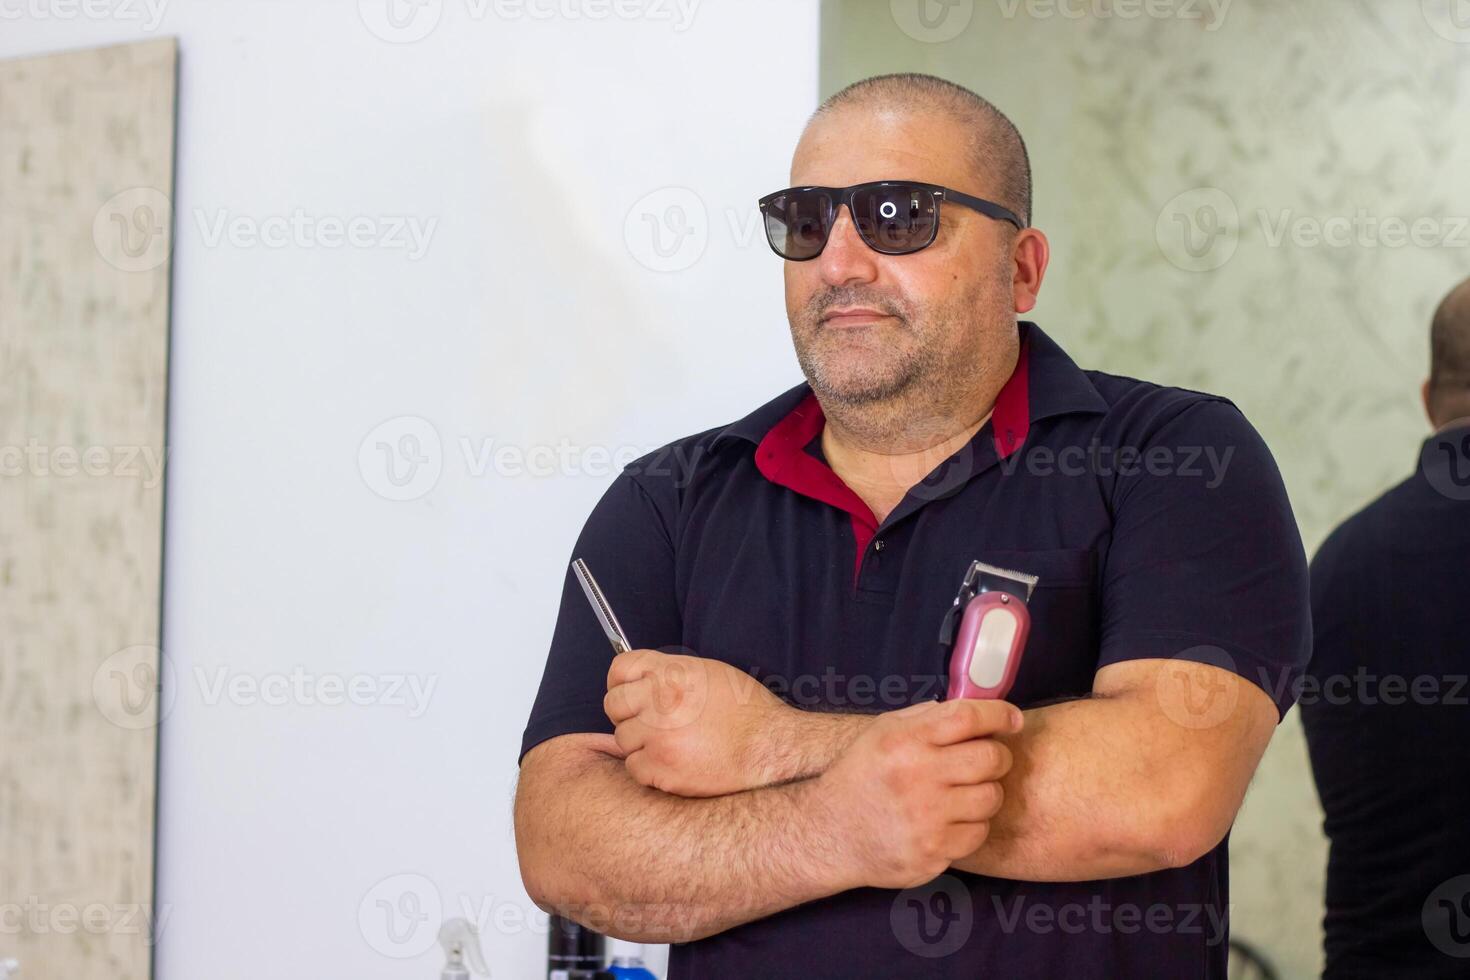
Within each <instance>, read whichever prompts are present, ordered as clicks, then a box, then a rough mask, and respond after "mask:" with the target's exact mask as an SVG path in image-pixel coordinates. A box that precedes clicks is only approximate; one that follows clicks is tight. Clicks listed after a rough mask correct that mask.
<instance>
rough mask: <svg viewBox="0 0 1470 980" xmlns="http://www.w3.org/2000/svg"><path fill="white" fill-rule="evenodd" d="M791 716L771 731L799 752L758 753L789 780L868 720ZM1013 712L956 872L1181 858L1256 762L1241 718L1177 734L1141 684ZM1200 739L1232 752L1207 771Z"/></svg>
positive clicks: (1034, 874)
mask: <svg viewBox="0 0 1470 980" xmlns="http://www.w3.org/2000/svg"><path fill="white" fill-rule="evenodd" d="M792 714H793V715H795V716H799V717H793V718H789V719H786V720H785V721H784V722H783V729H782V734H783V735H784V736H786V737H787V740H788V741H789V740H791V739H793V738H794V739H795V741H796V742H798V743H799V744H800V745H802V746H803V748H801V749H799V750H798V749H796V748H791V749H789V750H787V755H784V756H783V755H781V754H780V752H779V751H778V750H776V749H771V750H770V751H772V753H773V755H772V758H773V759H775V760H777V762H778V763H779V765H781V766H783V767H784V769H785V771H787V772H789V773H790V774H792V776H793V777H794V778H800V777H802V776H810V775H814V774H816V773H820V772H822V771H824V770H825V769H826V768H827V767H828V766H830V765H831V764H832V761H833V760H834V759H835V758H836V757H837V755H838V754H840V753H841V751H842V750H843V748H845V747H846V745H847V744H849V743H850V742H851V740H852V739H853V738H854V737H856V733H857V732H860V731H861V730H862V728H863V727H864V726H865V725H867V724H870V723H871V721H872V717H873V716H865V715H835V714H824V713H820V712H814V711H806V712H799V711H795V710H793V712H792ZM1025 717H1026V725H1025V728H1024V730H1023V731H1022V732H1021V733H1020V734H1017V735H1009V736H997V738H998V740H1000V741H1003V742H1004V743H1005V744H1006V746H1007V747H1008V748H1009V749H1010V750H1011V753H1012V756H1013V759H1014V764H1013V766H1012V768H1011V770H1010V772H1009V773H1008V774H1007V775H1006V777H1005V778H1004V779H1003V780H1002V786H1003V788H1004V790H1005V803H1004V805H1003V806H1002V807H1001V809H1000V812H999V813H998V814H996V816H995V818H994V819H993V820H991V823H990V836H989V838H988V839H987V840H986V843H985V845H984V847H982V848H980V849H979V850H978V851H977V852H976V853H974V854H972V855H970V856H969V857H967V858H964V859H962V860H960V861H957V862H955V865H954V866H955V867H957V868H959V869H961V870H964V871H971V872H974V873H977V874H985V875H990V876H993V877H999V878H1011V879H1016V880H1022V881H1086V880H1092V879H1098V878H1116V877H1124V876H1127V875H1135V874H1145V873H1148V872H1151V871H1158V870H1161V869H1163V868H1167V867H1175V866H1178V865H1180V864H1186V863H1189V862H1190V861H1193V860H1195V859H1196V858H1197V857H1198V856H1199V855H1200V854H1201V853H1203V851H1204V850H1207V849H1208V848H1210V847H1213V846H1214V844H1215V843H1217V842H1218V841H1219V840H1220V839H1221V838H1222V837H1223V836H1224V834H1225V832H1226V831H1227V830H1228V829H1229V827H1230V822H1231V820H1232V819H1233V816H1234V814H1235V811H1236V810H1237V809H1238V808H1239V806H1240V802H1241V797H1242V795H1243V792H1244V785H1245V783H1246V782H1247V781H1248V780H1249V776H1250V772H1251V771H1252V770H1253V769H1254V766H1255V762H1256V760H1257V759H1258V758H1259V752H1258V751H1254V752H1253V751H1252V747H1251V745H1250V744H1249V743H1251V742H1252V741H1253V740H1255V739H1256V738H1257V737H1258V734H1259V733H1256V734H1252V733H1251V732H1250V731H1249V728H1250V727H1251V723H1250V719H1249V717H1248V716H1240V717H1237V718H1231V719H1226V720H1225V721H1223V722H1222V723H1221V724H1220V725H1219V726H1217V728H1216V729H1215V730H1213V731H1210V732H1204V733H1201V732H1195V731H1189V730H1187V729H1184V728H1181V727H1180V726H1178V725H1176V724H1174V723H1173V722H1171V721H1169V720H1168V719H1167V718H1161V716H1160V714H1159V711H1158V705H1157V701H1156V699H1155V698H1154V695H1153V692H1152V690H1147V689H1146V690H1141V691H1134V692H1128V693H1116V694H1112V695H1106V696H1105V695H1097V696H1092V697H1088V698H1084V699H1080V700H1075V701H1067V702H1063V703H1059V704H1052V705H1048V706H1046V707H1042V708H1033V709H1031V710H1029V711H1026V712H1025ZM1206 739H1209V740H1216V741H1223V742H1226V743H1233V744H1234V745H1236V746H1238V747H1239V751H1238V752H1235V753H1233V755H1232V758H1231V762H1230V763H1229V765H1227V766H1225V767H1222V768H1221V769H1218V770H1216V769H1211V768H1209V767H1206V766H1204V765H1203V764H1202V763H1201V762H1200V761H1199V760H1200V759H1201V758H1202V756H1201V744H1202V741H1204V740H1206ZM772 744H773V745H774V744H775V740H774V739H773V740H772ZM783 744H784V743H783ZM1260 744H1261V746H1262V747H1264V741H1262V742H1261V743H1260ZM1231 766H1233V767H1235V768H1236V769H1237V770H1238V771H1237V772H1231V771H1227V770H1228V769H1229V768H1230V767H1231Z"/></svg>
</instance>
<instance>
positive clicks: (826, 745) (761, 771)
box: [751, 707, 877, 786]
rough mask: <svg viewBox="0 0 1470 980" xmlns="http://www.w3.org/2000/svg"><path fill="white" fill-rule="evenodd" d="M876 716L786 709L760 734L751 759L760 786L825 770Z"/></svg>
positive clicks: (812, 774)
mask: <svg viewBox="0 0 1470 980" xmlns="http://www.w3.org/2000/svg"><path fill="white" fill-rule="evenodd" d="M876 717H877V715H871V714H843V713H836V712H825V711H813V710H803V709H801V708H790V707H788V708H786V709H784V710H783V711H782V712H781V714H780V715H779V716H778V717H777V718H776V720H775V721H774V723H773V724H771V725H770V726H769V727H768V728H766V729H765V730H764V731H762V733H761V737H760V739H759V741H758V748H757V749H756V751H755V753H754V754H755V756H756V757H755V758H754V759H753V760H751V766H752V769H753V770H754V772H755V774H756V775H755V781H756V782H757V784H758V785H761V786H771V785H777V784H780V783H788V782H792V781H795V780H799V779H809V778H810V777H812V776H817V775H820V774H822V773H824V772H826V771H827V769H828V768H829V767H830V766H831V765H832V763H833V762H835V761H837V757H838V756H839V755H841V754H842V753H843V751H844V750H846V748H847V747H848V746H849V745H851V744H852V741H853V739H855V738H857V737H858V735H860V734H861V733H862V732H863V730H864V729H866V728H867V727H868V726H869V725H871V724H872V723H873V719H874V718H876Z"/></svg>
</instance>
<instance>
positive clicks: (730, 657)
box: [521, 323, 1310, 978]
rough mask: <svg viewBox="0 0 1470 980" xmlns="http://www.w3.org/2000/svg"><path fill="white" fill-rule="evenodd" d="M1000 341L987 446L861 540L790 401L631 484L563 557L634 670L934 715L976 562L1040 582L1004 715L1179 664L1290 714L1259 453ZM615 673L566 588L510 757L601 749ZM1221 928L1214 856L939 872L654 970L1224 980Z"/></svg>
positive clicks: (1236, 424)
mask: <svg viewBox="0 0 1470 980" xmlns="http://www.w3.org/2000/svg"><path fill="white" fill-rule="evenodd" d="M1020 329H1021V337H1022V346H1021V356H1020V359H1019V361H1018V364H1017V367H1016V370H1015V371H1014V373H1013V375H1012V377H1011V378H1010V380H1009V381H1008V382H1007V384H1006V385H1005V387H1004V389H1003V390H1002V391H1001V392H1000V394H999V396H998V398H997V401H996V404H995V408H994V411H993V412H992V415H991V418H990V421H988V422H987V423H986V424H985V425H984V426H983V427H982V428H981V429H980V430H979V431H978V432H977V433H976V435H975V436H974V438H973V439H972V440H971V441H970V442H969V443H967V444H966V445H965V446H964V447H962V448H961V449H960V450H958V451H957V452H956V453H955V454H954V455H953V456H951V457H950V458H949V459H947V460H946V461H944V462H943V463H941V464H940V465H939V466H937V467H936V468H935V469H934V470H933V471H932V472H931V473H930V474H929V475H928V476H927V477H925V478H924V479H923V480H922V481H920V482H919V483H918V484H917V485H916V486H914V487H913V488H912V489H911V490H910V491H909V493H908V494H907V495H906V496H905V497H904V499H903V500H902V501H901V502H900V503H899V504H898V506H897V507H895V508H894V509H893V511H892V512H891V513H890V514H888V516H887V517H886V518H884V519H883V520H882V521H881V522H880V521H877V520H875V519H874V516H873V514H872V513H871V511H870V510H869V509H868V507H867V506H866V505H865V504H864V503H863V501H862V500H861V499H860V498H859V497H858V496H857V495H856V494H855V493H854V492H853V491H852V490H850V489H849V488H848V487H847V486H846V485H844V484H843V483H842V481H841V480H840V479H839V478H838V477H837V476H836V474H835V473H834V472H833V471H832V470H831V469H830V468H829V467H828V466H827V465H826V464H825V462H823V459H822V455H821V440H820V435H821V431H822V427H823V415H822V410H821V406H820V404H819V403H818V402H817V400H816V398H815V396H814V395H813V394H812V391H811V389H810V388H809V387H808V386H807V385H806V384H801V385H798V386H796V387H795V388H792V389H790V390H789V391H786V392H784V393H783V394H781V395H779V396H778V397H776V398H775V399H773V400H772V401H770V402H769V403H767V404H766V405H763V406H761V407H760V408H758V409H757V410H756V411H754V412H752V413H751V414H750V415H748V416H746V417H745V418H743V419H741V420H739V421H737V422H735V423H733V424H731V425H727V426H722V427H720V428H716V429H711V430H709V431H706V432H701V433H698V434H696V435H692V436H688V437H686V438H683V439H679V440H677V441H675V442H673V443H671V444H669V445H668V446H665V447H663V448H661V449H659V450H657V451H655V452H653V453H650V454H648V455H646V456H644V457H642V458H641V459H639V460H636V461H635V462H634V463H632V464H630V465H629V466H628V467H627V468H626V469H625V470H624V472H623V473H621V474H620V475H619V476H618V477H617V479H616V480H614V482H613V484H612V485H611V486H610V487H609V488H608V490H607V492H606V494H605V495H604V496H603V497H602V499H601V500H600V501H599V503H598V504H597V506H596V507H595V509H594V510H593V513H592V515H591V517H590V518H589V519H588V521H587V524H586V526H585V527H584V529H583V531H582V533H581V536H580V537H579V538H578V540H577V544H576V547H575V549H574V555H575V556H576V557H581V558H584V559H586V560H587V562H588V564H589V566H590V567H591V569H592V572H593V574H594V575H596V576H597V578H598V581H599V582H600V583H601V584H602V585H603V587H604V589H605V591H606V592H607V594H608V598H609V601H610V602H611V603H612V604H613V607H614V609H615V610H616V612H617V614H618V616H619V618H620V619H621V621H622V624H623V626H624V628H625V629H626V630H627V632H628V635H629V637H630V639H631V640H632V642H633V643H634V645H635V646H644V647H660V646H669V645H677V646H683V647H686V648H688V649H690V650H692V651H694V652H696V653H698V654H699V655H701V656H705V657H713V658H718V659H720V660H724V661H726V662H728V663H731V664H734V665H735V666H737V667H739V668H741V669H742V670H746V671H749V672H750V673H751V674H753V675H755V676H757V677H759V678H761V679H762V680H763V681H764V682H765V683H767V685H768V686H770V688H771V689H772V690H774V691H776V692H777V693H778V694H781V695H782V696H784V697H786V698H787V700H789V701H790V702H792V703H794V704H797V705H800V706H802V707H808V708H822V709H828V710H860V711H874V710H889V709H895V708H900V707H903V706H904V705H907V704H911V703H915V702H918V701H921V700H924V699H928V698H934V697H937V696H942V694H943V691H944V678H945V672H946V664H945V661H944V656H943V651H942V650H941V649H940V647H939V645H938V635H939V629H940V624H941V620H942V618H943V616H944V612H945V610H946V608H947V607H948V606H949V605H950V604H951V602H952V601H953V598H954V595H955V591H956V589H957V588H958V586H959V584H960V581H961V579H962V577H963V575H964V572H965V569H966V568H967V567H968V565H969V563H970V561H971V560H972V559H976V558H979V559H982V560H985V561H988V562H991V563H993V564H997V565H1001V566H1004V567H1008V568H1014V569H1019V570H1021V571H1026V572H1031V573H1034V574H1036V575H1039V576H1040V584H1039V585H1038V586H1037V588H1036V591H1035V594H1034V596H1033V599H1032V601H1031V612H1032V619H1033V626H1032V632H1031V637H1030V640H1029V642H1028V645H1027V649H1026V654H1025V658H1024V660H1023V662H1022V665H1021V668H1020V672H1019V675H1018V676H1017V678H1016V682H1015V687H1014V688H1013V690H1012V692H1011V696H1010V700H1012V701H1013V702H1014V703H1016V704H1018V705H1020V706H1022V707H1034V706H1037V705H1041V704H1045V703H1047V702H1050V701H1054V700H1057V699H1065V698H1073V697H1078V696H1083V695H1086V694H1087V693H1088V692H1089V691H1090V690H1091V688H1092V681H1093V676H1094V674H1096V673H1097V671H1098V669H1099V668H1101V667H1103V666H1105V665H1107V664H1111V663H1117V662H1119V661H1125V660H1132V659H1137V658H1172V657H1178V658H1183V659H1186V660H1197V661H1204V662H1208V663H1212V664H1216V665H1218V666H1223V667H1226V668H1227V669H1230V670H1233V671H1235V672H1237V673H1240V674H1242V675H1244V676H1245V677H1247V678H1248V679H1250V681H1251V682H1253V683H1256V684H1260V685H1261V686H1262V687H1263V688H1265V689H1266V690H1267V691H1268V692H1269V693H1270V694H1271V695H1272V696H1273V698H1274V699H1275V702H1276V704H1277V706H1278V708H1279V709H1280V711H1281V712H1283V713H1284V712H1285V711H1286V709H1287V708H1288V707H1289V706H1290V704H1291V699H1292V694H1293V691H1294V690H1295V687H1296V685H1295V681H1296V679H1297V677H1298V676H1299V674H1300V670H1301V666H1302V665H1303V664H1304V663H1305V661H1306V659H1307V654H1308V642H1309V632H1310V625H1309V622H1308V611H1307V579H1306V561H1305V556H1304V554H1303V552H1302V545H1301V540H1300V537H1299V535H1298V532H1297V528H1296V524H1295V521H1294V519H1293V517H1292V513H1291V507H1290V505H1289V503H1288V501H1287V498H1286V493H1285V490H1284V488H1283V486H1282V482H1281V478H1280V474H1279V473H1278V471H1277V468H1276V465H1275V462H1274V461H1273V460H1272V458H1271V454H1270V452H1269V451H1268V450H1267V448H1266V446H1265V444H1264V443H1263V442H1262V441H1261V439H1260V437H1259V436H1258V435H1257V434H1256V432H1255V430H1254V429H1253V428H1252V427H1251V426H1250V424H1249V423H1248V422H1247V421H1246V420H1245V418H1244V417H1243V416H1242V415H1241V413H1240V412H1239V411H1238V410H1237V409H1236V408H1235V406H1234V405H1233V404H1231V403H1230V402H1229V401H1227V400H1225V399H1223V398H1220V397H1217V396H1214V395H1208V394H1202V393H1199V392H1194V391H1186V390H1181V389H1177V388H1167V387H1161V386H1158V385H1153V384H1149V383H1146V382H1142V381H1137V380H1134V379H1132V378H1124V377H1118V376H1115V375H1110V374H1103V373H1099V372H1095V371H1083V370H1081V369H1079V368H1078V367H1077V365H1076V364H1074V363H1073V361H1072V360H1071V358H1069V357H1068V356H1067V355H1066V353H1064V352H1063V351H1062V350H1061V348H1060V347H1058V346H1057V345H1056V344H1055V343H1054V342H1053V341H1052V340H1051V339H1050V338H1049V337H1047V335H1046V334H1045V333H1043V332H1042V331H1041V329H1040V328H1039V327H1037V326H1036V325H1035V324H1032V323H1022V324H1021V327H1020ZM610 659H611V651H610V648H609V646H608V643H607V640H606V639H605V638H604V637H603V635H602V633H601V631H600V630H599V628H598V625H597V621H596V619H595V617H594V616H593V614H592V612H591V610H590V608H589V607H588V605H587V600H586V598H585V597H584V596H583V594H582V592H581V590H580V588H579V587H578V585H577V583H576V581H575V579H574V578H573V577H572V575H571V574H570V571H569V572H568V574H567V577H566V580H565V582H564V584H563V592H562V599H561V609H560V613H559V615H558V618H557V623H556V629H555V633H554V636H553V638H552V643H551V651H550V654H549V656H548V658H547V664H546V672H545V675H544V677H543V679H542V683H541V689H540V692H539V693H538V695H537V698H536V703H535V706H534V707H533V709H532V712H531V718H530V721H529V723H528V725H527V726H526V731H525V735H524V738H523V740H522V744H521V752H522V755H524V754H525V752H526V751H527V750H529V749H530V748H531V747H533V746H535V745H536V744H537V743H539V742H541V741H544V740H545V739H548V738H552V737H554V736H557V735H561V734H565V733H569V732H610V731H612V725H611V723H610V722H609V721H608V719H607V718H606V717H604V715H603V713H602V698H603V694H604V693H605V691H604V682H605V679H606V673H607V667H608V662H609V660H610ZM1195 693H1196V694H1199V692H1195ZM1214 696H1215V695H1214V694H1213V693H1212V692H1203V693H1202V694H1200V696H1199V697H1198V698H1196V699H1194V700H1191V699H1189V698H1188V697H1185V698H1181V697H1178V696H1177V695H1176V694H1175V693H1174V692H1171V691H1166V690H1164V689H1163V687H1162V686H1161V688H1160V699H1161V700H1160V703H1161V705H1164V706H1165V707H1166V708H1167V709H1168V710H1171V711H1173V712H1175V714H1176V715H1177V716H1178V717H1179V718H1180V722H1181V724H1203V723H1208V720H1209V712H1210V711H1212V710H1214V711H1217V710H1218V708H1216V707H1215V706H1214V702H1213V701H1212V698H1214ZM1201 713H1202V714H1201ZM1195 715H1199V717H1198V718H1196V717H1195ZM1217 717H1218V716H1217ZM615 829H616V828H614V827H610V828H609V831H610V832H613V831H615ZM940 892H943V893H944V894H939V893H940ZM1227 910H1228V872H1227V850H1226V842H1224V841H1222V842H1221V843H1220V844H1219V846H1217V847H1216V848H1214V850H1212V851H1211V852H1210V853H1209V854H1207V855H1205V856H1204V857H1202V858H1200V859H1199V860H1198V861H1196V862H1194V863H1193V864H1191V865H1189V866H1187V867H1184V868H1179V869H1171V870H1165V871H1159V872H1155V873H1152V874H1146V875H1139V876H1136V877H1129V878H1117V879H1111V880H1105V881H1094V882H1080V883H1067V884H1056V883H1032V882H1019V881H1008V880H1001V879H995V878H989V877H984V876H980V875H972V874H968V873H964V872H959V871H954V872H950V873H948V874H946V875H943V876H941V877H940V878H938V879H936V881H935V882H934V883H932V884H931V885H929V886H926V887H925V888H922V889H911V890H909V891H907V892H895V891H889V890H882V889H873V888H865V889H858V890H854V891H850V892H845V893H843V894H840V895H836V896H833V897H830V898H827V899H823V900H821V901H815V902H810V903H807V904H805V905H802V906H799V907H797V908H793V909H789V910H787V911H785V912H782V913H779V914H776V915H773V916H770V917H768V918H766V919H762V920H760V921H757V922H752V923H748V924H746V925H743V926H740V927H737V928H734V929H730V930H728V931H726V932H724V933H721V934H719V935H717V936H712V937H710V938H708V939H703V940H700V941H697V942H692V943H685V944H679V945H676V946H674V947H673V949H672V951H671V956H670V965H669V971H670V977H671V978H689V977H698V978H724V977H731V978H734V977H741V978H745V977H752V976H762V977H778V976H779V977H843V978H850V977H876V976H893V977H907V976H936V977H967V978H970V977H976V976H982V975H983V976H1004V977H1061V976H1067V977H1091V976H1096V977H1122V976H1161V977H1162V976H1167V977H1222V978H1223V977H1224V976H1225V963H1226V946H1225V939H1226V931H1227V928H1228V926H1227V924H1226V916H1227Z"/></svg>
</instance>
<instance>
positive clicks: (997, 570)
mask: <svg viewBox="0 0 1470 980" xmlns="http://www.w3.org/2000/svg"><path fill="white" fill-rule="evenodd" d="M967 578H969V579H970V580H971V581H973V582H974V583H975V586H976V591H977V592H990V591H1001V592H1009V593H1011V594H1012V595H1018V593H1017V591H1016V589H1017V587H1018V586H1019V587H1020V588H1022V589H1024V590H1025V594H1024V595H1019V598H1021V599H1024V600H1027V601H1030V599H1031V590H1032V589H1034V588H1036V583H1037V582H1039V581H1040V578H1038V577H1037V576H1035V575H1030V574H1027V573H1026V572H1017V571H1014V570H1013V569H1009V568H1001V567H999V566H998V565H987V564H986V563H985V562H983V561H979V560H976V561H972V562H971V563H970V574H969V576H967ZM996 579H999V580H1000V581H995V580H996Z"/></svg>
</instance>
